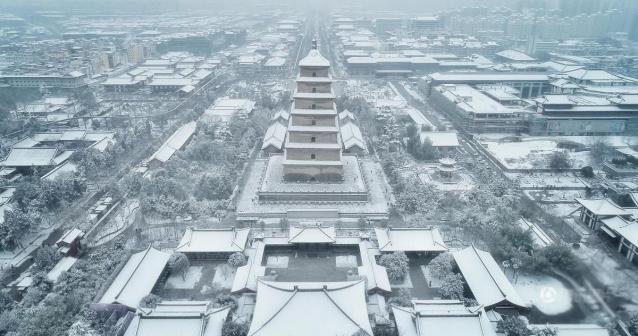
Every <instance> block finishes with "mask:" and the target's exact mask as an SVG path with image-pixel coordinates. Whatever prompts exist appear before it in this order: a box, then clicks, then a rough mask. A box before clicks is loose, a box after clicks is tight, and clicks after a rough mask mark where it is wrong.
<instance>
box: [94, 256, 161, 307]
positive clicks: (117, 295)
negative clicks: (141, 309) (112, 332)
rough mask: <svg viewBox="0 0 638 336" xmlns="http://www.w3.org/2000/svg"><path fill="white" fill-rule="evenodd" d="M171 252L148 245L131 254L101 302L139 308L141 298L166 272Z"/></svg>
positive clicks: (149, 291)
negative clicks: (144, 248) (142, 249)
mask: <svg viewBox="0 0 638 336" xmlns="http://www.w3.org/2000/svg"><path fill="white" fill-rule="evenodd" d="M170 256H171V255H170V254H168V253H166V252H162V251H159V250H156V249H154V248H152V247H150V246H149V247H148V248H147V249H146V250H144V251H142V252H138V253H135V254H133V255H131V257H130V258H129V259H128V261H127V262H126V264H125V265H124V267H123V268H122V269H121V270H120V272H119V273H118V274H117V276H116V277H115V279H114V280H113V282H111V284H110V285H109V287H108V289H107V290H106V292H105V293H104V295H102V298H101V299H100V301H99V303H106V304H121V305H125V306H127V307H129V308H132V309H135V308H137V306H138V304H139V303H140V300H142V298H144V297H145V296H146V295H148V294H150V293H151V290H152V289H153V287H155V283H156V282H157V280H158V279H159V277H160V276H161V274H162V273H163V272H164V269H165V267H166V263H167V262H168V259H169V258H170Z"/></svg>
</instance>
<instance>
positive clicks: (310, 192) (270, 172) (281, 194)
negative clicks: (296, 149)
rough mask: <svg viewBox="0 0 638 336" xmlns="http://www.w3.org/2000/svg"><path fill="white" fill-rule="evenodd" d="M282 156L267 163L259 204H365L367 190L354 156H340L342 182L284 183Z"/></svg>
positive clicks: (259, 192)
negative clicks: (335, 202)
mask: <svg viewBox="0 0 638 336" xmlns="http://www.w3.org/2000/svg"><path fill="white" fill-rule="evenodd" d="M283 161H284V157H283V155H273V156H271V157H270V158H269V159H268V163H267V164H266V167H265V171H264V173H263V176H262V179H261V184H260V186H259V190H258V191H257V196H258V197H259V201H261V202H268V201H279V202H281V201H293V202H296V201H313V202H334V201H346V202H348V201H349V202H366V201H367V200H368V188H367V186H366V182H365V179H364V178H363V175H362V173H361V167H360V166H359V161H358V159H357V158H356V157H355V156H345V155H344V156H343V163H344V165H343V170H344V176H343V181H342V182H334V183H327V182H308V183H300V182H286V181H284V176H283Z"/></svg>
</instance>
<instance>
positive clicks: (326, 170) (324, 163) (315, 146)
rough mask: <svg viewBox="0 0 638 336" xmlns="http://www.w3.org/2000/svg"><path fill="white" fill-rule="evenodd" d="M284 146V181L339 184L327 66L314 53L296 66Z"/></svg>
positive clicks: (337, 139) (334, 116) (336, 129)
mask: <svg viewBox="0 0 638 336" xmlns="http://www.w3.org/2000/svg"><path fill="white" fill-rule="evenodd" d="M293 98H294V102H293V106H292V110H291V113H290V120H289V124H288V133H287V136H286V143H285V145H284V155H285V159H284V162H283V167H284V168H283V169H284V179H285V180H287V181H304V182H309V181H341V180H342V179H343V160H342V152H341V149H342V147H341V143H340V137H339V124H338V122H339V121H338V118H337V109H336V105H335V95H334V92H333V91H332V77H331V75H330V62H329V61H328V60H327V59H326V58H324V57H323V56H322V55H321V54H320V53H319V51H318V50H317V47H316V43H315V42H313V48H312V50H310V53H309V54H308V56H306V57H305V58H303V59H302V60H301V61H300V62H299V76H298V77H297V89H296V90H295V93H294V95H293Z"/></svg>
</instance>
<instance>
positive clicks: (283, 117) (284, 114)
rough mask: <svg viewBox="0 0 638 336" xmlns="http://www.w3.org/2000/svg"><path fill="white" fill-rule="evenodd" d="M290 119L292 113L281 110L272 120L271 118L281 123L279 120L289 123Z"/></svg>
mask: <svg viewBox="0 0 638 336" xmlns="http://www.w3.org/2000/svg"><path fill="white" fill-rule="evenodd" d="M289 118H290V113H288V112H286V111H284V110H281V111H279V112H277V113H275V114H274V115H273V116H272V118H271V119H272V120H273V121H279V120H282V121H288V119H289Z"/></svg>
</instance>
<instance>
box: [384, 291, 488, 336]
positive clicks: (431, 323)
mask: <svg viewBox="0 0 638 336" xmlns="http://www.w3.org/2000/svg"><path fill="white" fill-rule="evenodd" d="M392 312H393V314H394V319H395V321H396V326H397V333H398V335H399V336H425V335H427V336H449V335H454V336H456V335H458V336H461V335H463V336H496V331H495V330H494V327H493V326H492V325H491V323H490V319H489V318H488V315H487V313H486V312H485V309H484V308H483V307H481V306H479V307H466V306H465V304H463V301H458V300H415V301H412V307H409V308H408V307H399V306H395V305H393V306H392Z"/></svg>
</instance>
